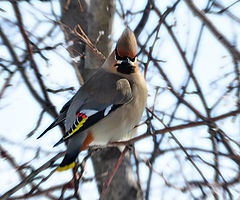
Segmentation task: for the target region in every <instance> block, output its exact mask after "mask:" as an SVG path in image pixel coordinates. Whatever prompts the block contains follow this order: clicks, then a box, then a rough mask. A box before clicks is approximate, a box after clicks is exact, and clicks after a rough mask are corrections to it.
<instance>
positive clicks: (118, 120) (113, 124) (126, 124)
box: [90, 103, 142, 145]
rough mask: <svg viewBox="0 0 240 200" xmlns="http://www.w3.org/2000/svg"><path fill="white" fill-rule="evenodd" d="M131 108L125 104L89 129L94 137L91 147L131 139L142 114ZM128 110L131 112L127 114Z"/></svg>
mask: <svg viewBox="0 0 240 200" xmlns="http://www.w3.org/2000/svg"><path fill="white" fill-rule="evenodd" d="M133 107H134V106H133V105H131V103H129V104H126V105H124V106H122V107H120V108H119V110H117V112H112V113H111V114H110V115H109V116H107V117H106V118H104V119H102V120H101V121H100V122H99V123H97V124H96V125H95V126H93V127H92V128H90V132H91V133H92V134H93V137H94V142H93V143H91V145H106V144H108V143H109V142H113V141H120V140H127V139H130V138H131V137H133V135H134V134H135V132H136V128H134V127H135V125H137V123H138V122H139V120H140V118H141V114H142V113H138V112H136V111H135V110H134V109H133ZM130 108H131V109H130ZM130 110H131V112H129V111H130Z"/></svg>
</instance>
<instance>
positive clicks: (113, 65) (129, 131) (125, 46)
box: [39, 28, 147, 171]
mask: <svg viewBox="0 0 240 200" xmlns="http://www.w3.org/2000/svg"><path fill="white" fill-rule="evenodd" d="M136 45H137V42H136V39H135V36H134V34H133V32H132V31H131V30H130V29H128V28H127V29H126V30H125V31H124V32H123V34H122V36H121V37H120V39H119V41H118V43H117V47H116V49H115V50H114V51H113V52H112V53H111V54H110V55H109V57H108V58H107V59H106V61H105V62H104V64H103V65H102V66H101V68H100V69H99V70H98V71H97V72H96V73H95V74H94V75H93V76H92V77H91V78H90V79H89V80H88V81H87V82H86V83H85V84H84V85H83V86H82V87H81V88H80V89H79V90H78V92H77V93H76V94H75V95H74V96H73V98H72V99H71V100H70V101H69V102H68V103H66V104H65V105H64V107H63V108H62V110H61V111H60V115H59V117H58V118H57V119H56V120H55V121H54V122H53V123H52V124H51V125H50V126H49V127H48V128H47V129H46V130H45V131H44V132H43V133H42V134H41V135H40V136H39V137H41V136H42V135H44V134H45V133H46V132H47V131H48V130H50V129H51V128H53V127H55V126H56V125H58V124H59V123H62V122H64V125H65V129H66V136H64V137H63V138H62V139H61V140H60V141H59V142H58V143H57V144H56V145H58V144H60V143H61V142H63V141H66V140H69V142H68V147H67V151H66V155H65V157H64V159H63V161H62V163H61V164H60V167H59V168H58V170H59V171H62V170H66V169H68V168H72V167H73V166H74V165H75V163H74V160H75V159H76V157H77V155H78V153H79V151H81V150H84V149H85V148H87V146H88V145H96V144H97V145H106V144H108V143H109V142H112V141H119V140H123V139H129V138H131V137H132V136H133V134H134V133H135V132H136V129H135V126H136V125H137V124H138V122H139V120H140V119H141V116H142V113H143V110H144V107H145V104H146V99H147V88H146V82H145V80H144V78H143V77H142V76H141V74H140V72H139V68H138V64H137V59H136V54H137V46H136Z"/></svg>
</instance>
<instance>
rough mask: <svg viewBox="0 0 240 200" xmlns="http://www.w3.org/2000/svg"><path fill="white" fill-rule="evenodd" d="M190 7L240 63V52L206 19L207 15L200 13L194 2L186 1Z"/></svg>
mask: <svg viewBox="0 0 240 200" xmlns="http://www.w3.org/2000/svg"><path fill="white" fill-rule="evenodd" d="M185 2H186V4H187V5H188V7H189V8H190V9H191V10H192V12H193V14H194V15H196V16H197V17H198V18H199V19H200V20H201V21H203V22H204V23H205V24H206V26H207V27H208V29H209V30H210V31H211V32H212V33H213V35H215V36H216V38H217V39H218V40H219V41H220V42H221V43H222V44H223V46H225V48H226V49H227V50H228V51H229V52H230V54H231V55H232V56H233V57H234V58H235V59H236V60H238V61H240V52H239V51H238V50H237V49H236V48H234V46H233V45H232V44H231V43H230V42H229V41H228V40H227V38H226V37H225V36H224V35H222V34H221V33H220V32H219V31H218V30H217V28H216V27H215V26H214V25H213V23H212V22H211V21H210V20H209V19H208V18H207V17H206V15H205V14H204V13H203V12H202V11H200V10H199V9H198V8H197V7H196V6H195V5H194V3H193V2H192V0H185Z"/></svg>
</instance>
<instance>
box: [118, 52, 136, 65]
mask: <svg viewBox="0 0 240 200" xmlns="http://www.w3.org/2000/svg"><path fill="white" fill-rule="evenodd" d="M115 59H116V60H127V59H129V60H130V61H132V62H135V61H136V57H134V58H130V57H127V56H125V57H121V56H119V55H118V52H117V49H115Z"/></svg>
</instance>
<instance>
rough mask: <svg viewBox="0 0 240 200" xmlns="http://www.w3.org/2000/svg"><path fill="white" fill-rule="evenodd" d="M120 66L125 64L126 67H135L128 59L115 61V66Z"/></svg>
mask: <svg viewBox="0 0 240 200" xmlns="http://www.w3.org/2000/svg"><path fill="white" fill-rule="evenodd" d="M122 64H125V65H128V66H129V65H131V66H132V67H135V65H134V62H132V61H131V60H130V59H129V58H127V59H126V60H117V63H116V65H122Z"/></svg>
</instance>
